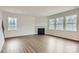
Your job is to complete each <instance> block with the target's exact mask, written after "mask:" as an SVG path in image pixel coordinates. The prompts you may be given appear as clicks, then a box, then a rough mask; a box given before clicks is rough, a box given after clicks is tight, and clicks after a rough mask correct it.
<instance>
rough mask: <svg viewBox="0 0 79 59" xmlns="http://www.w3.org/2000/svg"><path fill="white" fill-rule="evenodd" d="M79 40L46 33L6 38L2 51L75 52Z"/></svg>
mask: <svg viewBox="0 0 79 59" xmlns="http://www.w3.org/2000/svg"><path fill="white" fill-rule="evenodd" d="M76 52H79V42H75V41H71V40H66V39H61V38H56V37H52V36H47V35H29V36H23V37H16V38H8V39H6V41H5V45H4V47H3V49H2V53H76Z"/></svg>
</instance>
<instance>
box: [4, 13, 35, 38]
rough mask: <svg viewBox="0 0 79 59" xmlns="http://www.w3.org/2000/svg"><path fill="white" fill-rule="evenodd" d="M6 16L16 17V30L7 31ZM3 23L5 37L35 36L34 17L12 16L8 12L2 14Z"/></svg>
mask: <svg viewBox="0 0 79 59" xmlns="http://www.w3.org/2000/svg"><path fill="white" fill-rule="evenodd" d="M8 16H16V17H17V30H14V31H8ZM3 22H4V28H5V29H4V30H5V31H4V32H5V37H6V38H7V37H15V36H23V35H32V34H35V26H34V25H35V17H33V16H26V15H19V14H12V13H8V12H4V13H3Z"/></svg>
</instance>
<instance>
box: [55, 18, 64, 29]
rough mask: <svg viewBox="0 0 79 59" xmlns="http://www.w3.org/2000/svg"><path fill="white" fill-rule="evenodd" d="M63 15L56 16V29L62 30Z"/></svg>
mask: <svg viewBox="0 0 79 59" xmlns="http://www.w3.org/2000/svg"><path fill="white" fill-rule="evenodd" d="M63 27H64V17H60V18H56V30H63Z"/></svg>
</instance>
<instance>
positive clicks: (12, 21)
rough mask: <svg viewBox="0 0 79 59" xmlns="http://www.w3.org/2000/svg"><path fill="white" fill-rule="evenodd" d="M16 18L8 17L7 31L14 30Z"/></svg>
mask: <svg viewBox="0 0 79 59" xmlns="http://www.w3.org/2000/svg"><path fill="white" fill-rule="evenodd" d="M16 20H17V19H16V17H8V30H16V25H17V23H16Z"/></svg>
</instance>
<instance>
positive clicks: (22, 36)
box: [5, 34, 35, 39]
mask: <svg viewBox="0 0 79 59" xmlns="http://www.w3.org/2000/svg"><path fill="white" fill-rule="evenodd" d="M30 35H35V34H30ZM23 36H29V35H20V36H13V37H5V39H9V38H17V37H23Z"/></svg>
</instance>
